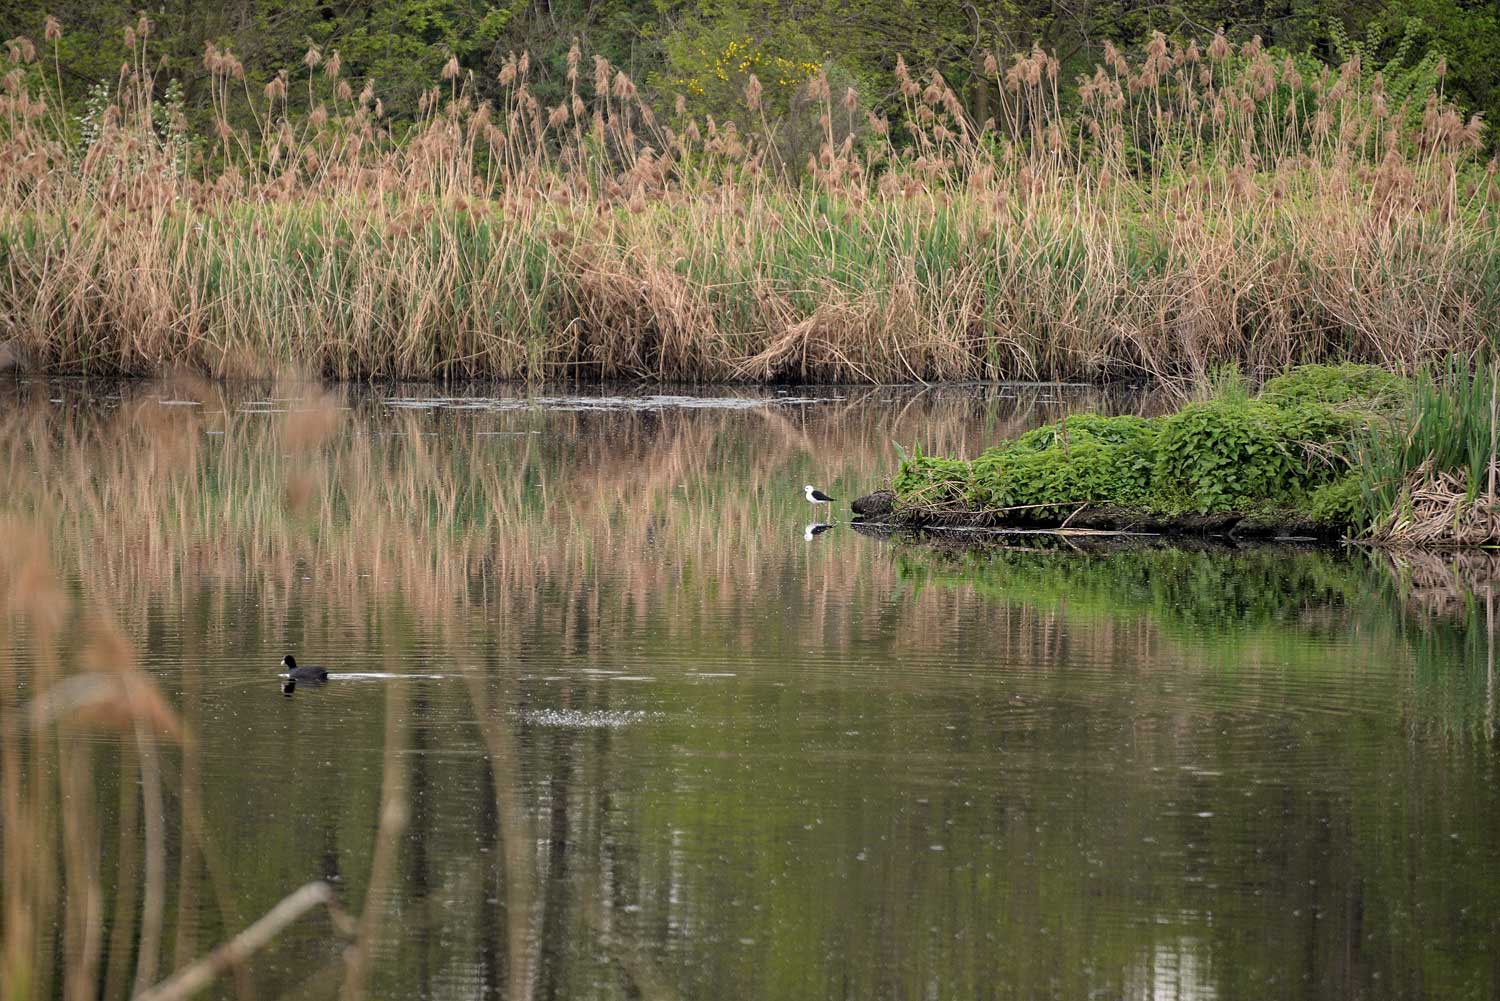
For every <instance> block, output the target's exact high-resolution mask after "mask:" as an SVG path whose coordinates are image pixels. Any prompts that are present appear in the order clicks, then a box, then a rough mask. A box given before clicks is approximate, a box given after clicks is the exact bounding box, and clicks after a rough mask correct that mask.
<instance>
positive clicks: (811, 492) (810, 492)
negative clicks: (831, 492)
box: [802, 483, 837, 504]
mask: <svg viewBox="0 0 1500 1001" xmlns="http://www.w3.org/2000/svg"><path fill="white" fill-rule="evenodd" d="M802 495H803V496H804V497H806V498H807V499H808V501H810V502H811V503H813V504H827V503H829V502H830V501H833V500H836V499H837V498H834V497H830V496H828V495H827V494H825V493H824V492H823V491H821V490H819V489H818V488H817V487H814V486H813V485H812V484H811V483H808V484H806V485H805V486H803V488H802Z"/></svg>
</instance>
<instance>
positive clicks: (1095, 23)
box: [0, 0, 1500, 145]
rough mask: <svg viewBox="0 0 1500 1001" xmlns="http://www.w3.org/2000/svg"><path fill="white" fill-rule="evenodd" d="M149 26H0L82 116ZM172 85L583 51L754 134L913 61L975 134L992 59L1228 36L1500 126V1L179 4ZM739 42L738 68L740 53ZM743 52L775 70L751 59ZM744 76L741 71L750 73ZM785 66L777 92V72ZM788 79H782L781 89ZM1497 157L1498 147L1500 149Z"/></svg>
mask: <svg viewBox="0 0 1500 1001" xmlns="http://www.w3.org/2000/svg"><path fill="white" fill-rule="evenodd" d="M139 12H140V11H139V9H138V8H137V7H136V6H134V5H132V4H130V3H128V2H122V0H102V2H96V0H18V2H14V3H10V4H6V5H4V9H3V10H0V37H3V38H12V37H15V36H18V35H26V36H28V37H31V38H33V39H34V40H36V41H37V42H39V43H40V42H41V41H42V34H43V19H44V18H45V17H46V15H48V14H51V15H53V16H55V17H56V18H58V19H59V21H61V23H62V25H63V28H64V34H63V37H62V39H61V42H60V60H59V62H60V65H61V70H60V75H61V76H62V83H63V87H64V90H65V92H66V94H67V96H68V99H69V101H70V102H72V107H75V108H76V107H79V106H81V103H82V101H83V98H84V96H85V95H86V93H87V92H88V90H89V88H90V87H92V86H96V85H97V84H99V83H101V82H104V83H108V82H111V81H113V80H114V78H115V75H116V73H117V72H118V69H119V67H120V64H121V63H122V61H123V60H124V59H125V56H126V50H125V47H124V44H123V39H122V28H123V27H124V25H126V24H128V23H133V22H134V21H135V19H136V16H137V15H138V14H139ZM146 13H147V15H148V16H149V17H150V19H151V21H152V23H153V35H152V53H153V56H155V57H157V58H159V59H160V60H161V66H160V73H159V80H158V86H159V87H160V88H161V89H162V91H163V92H165V88H166V86H167V82H168V81H169V80H171V79H173V78H176V79H180V80H181V82H182V86H183V88H184V93H185V97H186V102H187V108H188V110H189V113H190V114H194V113H196V114H197V116H198V117H200V118H204V117H206V113H205V112H204V110H203V109H204V108H205V106H206V105H207V102H208V100H209V98H208V93H207V76H206V71H205V70H204V69H203V67H202V63H201V59H202V54H203V49H204V45H205V44H206V43H208V42H213V43H214V44H216V45H218V46H219V47H221V48H224V47H228V48H229V49H231V50H232V51H233V52H234V53H235V54H236V55H237V56H238V57H239V58H240V60H241V61H242V62H243V63H244V65H245V67H246V69H247V71H248V73H249V75H250V77H251V79H250V81H249V82H250V86H251V87H252V88H254V87H255V86H256V84H257V83H262V82H264V80H265V79H267V78H269V77H270V76H271V75H274V73H275V72H276V71H277V70H279V69H282V68H288V67H299V66H300V60H301V58H302V55H303V53H304V52H305V51H306V50H307V48H308V47H309V46H318V47H319V48H320V49H322V50H323V51H324V52H331V51H333V50H338V51H339V53H340V56H341V58H342V60H343V65H344V68H345V76H346V78H350V79H354V80H357V81H360V82H363V81H364V80H370V81H372V82H373V83H374V85H375V88H376V91H377V92H378V93H379V95H380V96H381V97H382V99H383V100H384V102H385V106H386V109H387V110H388V111H389V112H390V113H392V114H394V115H397V116H401V115H410V114H413V113H415V110H416V104H417V100H418V98H419V96H420V94H421V93H422V92H423V90H424V89H426V88H428V87H430V86H431V85H432V84H433V83H435V82H436V80H437V77H438V72H439V69H440V68H441V66H442V65H443V64H444V63H445V62H446V61H447V60H448V58H449V57H450V56H455V55H456V56H457V57H458V60H459V63H460V65H461V66H462V67H463V68H464V69H465V70H466V71H469V72H472V73H473V76H474V85H475V88H476V90H477V91H478V92H479V94H480V95H481V96H484V95H485V94H486V93H487V92H490V91H492V90H493V89H494V88H496V86H497V85H496V82H495V77H496V74H497V73H498V71H499V68H500V65H501V63H502V61H503V60H504V58H505V57H506V55H507V54H508V53H510V52H520V51H522V50H525V51H529V52H530V53H531V56H532V60H533V65H534V66H537V67H538V73H537V76H538V77H539V80H538V82H537V84H536V93H537V96H538V98H540V99H543V100H548V99H555V98H556V96H557V95H559V94H561V93H562V92H563V90H564V86H565V85H564V79H563V76H564V72H565V70H564V62H563V60H564V54H565V53H566V51H567V49H568V47H569V46H570V45H571V44H572V40H573V38H574V37H578V38H579V39H580V40H581V41H582V42H583V44H584V47H585V50H586V51H589V52H597V53H599V54H601V55H603V56H605V57H606V58H608V59H609V60H610V61H611V63H613V64H614V65H616V66H619V67H621V68H623V69H624V70H625V71H626V72H627V73H629V74H630V76H631V77H632V78H633V79H634V80H635V81H636V82H637V84H638V85H641V86H643V87H645V88H647V90H648V93H650V94H651V95H652V96H653V97H655V98H658V99H659V100H660V101H661V103H662V105H663V107H665V106H667V105H668V104H669V103H670V102H671V101H672V100H673V99H674V98H675V96H676V94H677V93H682V94H683V95H684V97H686V98H688V100H689V103H690V107H691V109H692V110H693V111H694V112H698V113H710V114H715V115H718V116H720V117H725V116H732V115H739V116H743V115H744V113H745V111H746V109H745V108H744V107H743V104H742V97H741V95H742V88H743V82H744V77H745V76H746V75H747V74H748V73H749V72H752V71H756V70H759V72H757V75H758V76H759V77H760V78H761V80H762V84H763V85H765V86H766V88H767V102H766V103H767V106H768V109H770V110H771V111H772V112H773V113H774V111H775V110H776V109H777V108H778V107H784V106H785V105H786V103H787V102H788V100H790V99H791V98H790V92H791V90H793V89H794V87H793V86H792V84H790V83H788V84H781V83H779V81H780V80H790V79H792V75H790V74H788V73H787V72H785V70H786V68H787V67H789V66H790V67H796V66H800V65H805V64H808V63H816V64H819V65H822V66H825V67H826V68H828V70H829V72H830V78H831V79H832V80H834V82H835V84H840V83H842V84H844V85H848V86H854V87H856V88H858V89H859V90H860V91H861V93H862V94H863V95H864V97H865V98H866V99H867V100H873V101H875V102H877V103H878V102H880V101H882V100H890V101H894V100H895V98H896V97H897V95H898V93H899V92H898V89H897V85H896V82H895V76H894V71H895V66H896V59H897V57H898V56H901V57H904V58H905V60H906V61H907V63H908V64H909V65H911V66H913V67H917V68H923V69H926V68H934V69H938V70H940V71H941V72H942V73H943V75H944V77H945V78H947V79H948V80H949V81H950V83H951V84H952V85H953V86H954V88H955V90H956V91H958V92H959V93H960V94H961V96H962V98H963V100H964V101H965V103H966V104H967V106H968V110H969V112H970V114H971V115H973V117H974V118H975V119H976V120H978V121H982V120H983V119H984V118H985V117H987V113H988V110H989V108H990V107H991V102H992V100H993V96H994V95H993V94H992V93H991V88H992V87H993V83H985V82H984V81H983V74H982V73H981V72H979V70H980V68H981V66H982V63H983V59H984V56H985V53H987V52H1000V53H1005V52H1012V51H1018V50H1024V49H1027V48H1029V47H1030V46H1032V45H1033V44H1036V45H1040V46H1042V47H1043V48H1045V49H1048V50H1052V51H1055V52H1056V53H1057V55H1058V58H1059V59H1060V60H1061V62H1062V68H1063V77H1064V79H1071V78H1072V77H1074V76H1076V75H1079V74H1082V73H1086V72H1089V71H1090V70H1091V69H1092V67H1093V66H1094V64H1095V63H1096V62H1097V61H1098V60H1099V59H1100V57H1101V54H1102V51H1103V47H1104V45H1105V43H1112V44H1115V45H1117V46H1122V47H1126V48H1130V47H1135V46H1139V45H1141V44H1143V43H1144V41H1145V39H1147V38H1148V37H1149V35H1150V33H1151V32H1152V31H1157V30H1159V31H1163V32H1166V33H1167V34H1168V35H1169V36H1178V37H1186V36H1196V37H1204V36H1207V35H1210V34H1212V33H1213V31H1214V30H1215V29H1216V28H1218V27H1220V26H1224V27H1225V28H1226V29H1227V30H1228V32H1229V34H1230V36H1231V39H1232V40H1243V39H1247V38H1249V37H1250V36H1252V35H1259V36H1261V38H1262V40H1263V41H1264V42H1265V44H1267V45H1269V46H1273V47H1275V48H1277V49H1280V50H1284V51H1285V52H1287V53H1289V54H1293V55H1308V56H1313V57H1317V58H1320V59H1323V60H1325V61H1338V60H1340V59H1342V58H1344V57H1346V56H1348V55H1349V54H1351V53H1352V52H1354V51H1358V52H1359V53H1360V54H1361V56H1362V58H1363V59H1364V61H1365V63H1366V66H1367V67H1371V66H1373V67H1374V68H1377V69H1378V68H1384V69H1386V71H1387V76H1388V77H1390V78H1391V79H1390V80H1389V81H1388V82H1390V83H1392V84H1393V87H1394V88H1395V89H1397V90H1399V89H1400V83H1399V81H1400V79H1401V78H1402V77H1404V76H1409V75H1411V74H1412V73H1413V72H1414V71H1415V72H1416V73H1418V74H1420V75H1423V76H1427V75H1429V74H1430V73H1431V71H1432V70H1434V69H1435V68H1436V66H1437V64H1438V60H1439V59H1446V64H1447V76H1446V79H1445V80H1444V81H1443V86H1444V89H1445V90H1446V92H1447V94H1448V95H1449V96H1450V97H1452V98H1455V99H1456V100H1457V101H1458V102H1459V103H1460V104H1461V105H1462V106H1464V107H1465V108H1466V109H1467V110H1469V111H1474V112H1479V113H1482V114H1484V115H1485V117H1486V118H1487V119H1488V120H1490V121H1494V120H1495V118H1496V117H1497V113H1500V7H1497V5H1496V4H1495V3H1494V2H1493V0H1351V2H1337V3H1335V2H1334V0H1285V2H1277V3H1270V2H1256V0H1252V2H1229V0H1178V2H1172V3H1152V4H1145V3H1139V2H1131V0H1106V2H1082V0H1060V2H1048V3H1040V2H1036V0H975V2H962V3H951V2H947V0H748V2H743V3H729V2H725V0H391V2H382V3H353V2H347V0H346V2H333V0H286V2H280V3H272V2H266V0H223V2H217V0H216V2H213V3H205V2H203V0H166V2H163V3H159V4H155V5H153V6H151V7H150V8H149V9H148V10H147V11H146ZM731 42H733V43H737V48H736V50H735V53H733V54H730V56H729V57H726V51H727V50H728V46H729V45H730V44H731ZM746 52H750V53H753V54H755V56H756V57H758V59H759V60H760V62H759V63H757V62H755V61H754V60H749V61H747V60H746V59H745V58H744V55H745V53H746ZM742 65H743V66H745V68H742ZM768 67H774V68H775V69H776V72H775V73H774V74H772V73H769V72H767V68H768ZM773 76H774V77H775V78H776V79H773ZM1493 143H1494V139H1493V136H1492V137H1491V144H1492V145H1493Z"/></svg>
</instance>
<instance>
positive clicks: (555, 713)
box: [516, 709, 662, 730]
mask: <svg viewBox="0 0 1500 1001" xmlns="http://www.w3.org/2000/svg"><path fill="white" fill-rule="evenodd" d="M516 716H517V717H519V718H520V720H521V722H523V723H529V724H531V725H532V726H553V727H561V728H565V729H570V730H613V729H618V728H620V727H626V726H632V725H634V724H636V723H645V722H647V721H648V720H653V719H661V718H662V713H657V712H647V711H646V710H644V709H593V710H583V709H529V710H527V711H525V712H520V713H517V714H516Z"/></svg>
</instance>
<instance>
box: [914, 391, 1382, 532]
mask: <svg viewBox="0 0 1500 1001" xmlns="http://www.w3.org/2000/svg"><path fill="white" fill-rule="evenodd" d="M1406 395H1407V394H1406V390H1405V386H1404V382H1403V380H1401V379H1399V378H1398V377H1396V376H1394V375H1391V374H1389V373H1386V372H1384V371H1382V370H1380V369H1377V368H1373V367H1370V366H1358V365H1340V366H1304V367H1302V368H1298V369H1295V370H1293V371H1292V372H1290V373H1288V374H1286V375H1283V376H1280V377H1278V378H1276V379H1272V380H1271V381H1270V382H1268V383H1267V384H1266V386H1265V388H1264V389H1263V390H1262V392H1261V393H1260V394H1258V395H1256V396H1254V397H1251V396H1249V395H1247V394H1246V393H1245V391H1244V390H1243V388H1242V387H1241V386H1240V385H1239V384H1238V383H1237V382H1234V381H1231V382H1230V383H1228V384H1227V385H1222V386H1220V387H1219V391H1218V392H1217V393H1216V395H1215V397H1214V398H1213V399H1211V400H1208V401H1206V402H1201V403H1194V404H1190V405H1188V406H1186V407H1183V408H1182V409H1181V410H1179V411H1177V412H1176V413H1173V414H1169V415H1166V416H1163V417H1157V418H1142V417H1134V416H1121V417H1101V416H1096V415H1079V416H1074V417H1069V418H1066V419H1065V420H1062V421H1059V422H1057V423H1056V424H1051V425H1048V426H1046V427H1042V428H1038V429H1037V430H1035V431H1031V432H1028V433H1027V434H1024V435H1021V436H1020V437H1019V438H1016V439H1015V440H1013V441H1007V442H1004V443H1002V444H1000V445H996V446H994V447H992V448H989V449H987V450H986V451H984V452H983V453H982V454H980V456H979V457H978V458H976V459H974V460H973V461H971V462H962V461H956V460H951V459H943V458H936V457H931V456H922V455H920V454H917V455H915V456H912V457H910V458H908V459H906V461H904V462H902V464H901V468H900V470H899V472H898V473H897V475H896V479H895V482H894V488H895V493H896V497H897V502H898V512H899V513H900V515H901V517H902V518H903V520H906V521H909V522H912V523H921V522H924V521H927V522H939V523H942V522H946V523H950V524H952V523H956V522H957V523H964V522H972V523H976V524H1039V525H1058V524H1064V523H1066V524H1071V525H1073V526H1075V527H1101V528H1113V527H1125V528H1129V527H1148V528H1151V529H1156V530H1163V529H1164V530H1176V531H1182V532H1195V531H1196V532H1221V531H1229V530H1235V529H1238V530H1242V531H1252V530H1258V531H1260V532H1262V533H1270V534H1275V533H1276V531H1277V530H1278V529H1281V530H1286V529H1290V530H1293V531H1313V532H1317V533H1322V534H1330V535H1337V534H1339V533H1340V532H1341V531H1343V530H1345V529H1347V528H1349V527H1351V526H1354V527H1362V519H1363V518H1364V511H1363V506H1362V504H1361V497H1362V495H1361V487H1360V483H1359V480H1358V477H1357V476H1356V475H1355V466H1356V462H1355V456H1356V453H1357V451H1358V444H1359V442H1360V441H1361V440H1362V439H1363V438H1365V437H1367V436H1368V435H1369V433H1370V432H1371V431H1372V430H1374V429H1376V428H1378V427H1380V426H1382V425H1384V424H1385V423H1387V422H1388V419H1389V414H1390V413H1391V412H1392V411H1393V410H1394V409H1395V408H1397V407H1399V406H1400V404H1401V402H1402V400H1403V399H1404V398H1405V396H1406Z"/></svg>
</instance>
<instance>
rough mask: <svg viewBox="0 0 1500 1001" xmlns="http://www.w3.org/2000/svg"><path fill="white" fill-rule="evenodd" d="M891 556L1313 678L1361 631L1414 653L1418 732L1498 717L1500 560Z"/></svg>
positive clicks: (913, 548) (1375, 643) (1224, 661)
mask: <svg viewBox="0 0 1500 1001" xmlns="http://www.w3.org/2000/svg"><path fill="white" fill-rule="evenodd" d="M895 561H896V568H897V573H898V575H899V576H900V578H901V579H902V580H903V581H906V582H908V583H909V584H910V585H911V586H912V589H913V590H914V591H915V592H920V591H922V590H923V589H925V588H929V587H940V588H949V589H955V590H969V591H972V592H974V593H975V594H978V595H982V596H983V597H985V598H989V599H994V600H997V601H1004V602H1008V603H1012V604H1016V605H1023V606H1027V607H1031V608H1035V609H1040V610H1046V611H1050V612H1055V613H1058V614H1060V615H1062V616H1064V617H1065V618H1066V619H1067V620H1069V621H1073V622H1076V623H1079V624H1081V625H1088V626H1095V625H1099V624H1103V623H1109V622H1122V621H1134V622H1139V623H1142V624H1146V625H1148V626H1149V627H1150V628H1151V629H1152V630H1153V632H1154V633H1156V634H1158V635H1160V636H1162V637H1163V638H1165V639H1167V640H1169V641H1171V642H1173V643H1174V644H1190V645H1192V646H1193V647H1194V648H1195V649H1197V650H1199V651H1201V652H1202V653H1203V654H1204V656H1205V660H1206V662H1207V663H1209V664H1211V665H1213V666H1214V667H1215V668H1222V669H1224V670H1229V671H1238V670H1245V669H1248V668H1251V667H1260V666H1264V665H1267V664H1274V665H1277V666H1279V667H1283V668H1294V669H1297V670H1299V671H1302V672H1306V673H1307V674H1309V675H1310V676H1315V675H1316V674H1317V673H1318V672H1319V670H1320V669H1321V668H1323V667H1325V666H1326V664H1325V651H1324V649H1323V647H1322V646H1320V645H1319V643H1320V641H1323V640H1326V639H1328V638H1330V637H1337V636H1350V635H1356V636H1361V637H1364V638H1366V640H1367V641H1368V643H1369V648H1370V649H1371V650H1372V651H1379V656H1381V657H1382V658H1383V659H1386V660H1390V661H1397V662H1400V661H1409V662H1410V664H1411V667H1412V671H1413V680H1414V682H1415V684H1414V686H1413V687H1412V689H1410V695H1409V698H1410V699H1411V702H1410V704H1409V708H1410V710H1411V711H1413V713H1414V714H1415V716H1414V722H1419V723H1421V725H1422V727H1423V728H1424V729H1428V728H1434V727H1435V728H1436V729H1438V730H1440V731H1443V732H1449V733H1454V732H1458V731H1465V732H1476V731H1477V730H1478V729H1480V728H1483V727H1485V726H1492V725H1493V722H1494V721H1493V707H1494V685H1495V683H1496V679H1495V677H1494V675H1493V671H1492V668H1491V665H1492V664H1493V657H1494V654H1495V651H1494V638H1493V631H1492V630H1491V629H1489V628H1487V625H1488V623H1489V620H1490V617H1491V613H1492V610H1491V609H1490V608H1489V607H1488V606H1487V605H1486V599H1485V595H1486V594H1487V593H1488V591H1489V589H1490V588H1491V587H1492V586H1493V584H1494V581H1495V577H1496V574H1497V572H1500V560H1493V559H1490V558H1488V557H1482V558H1466V559H1463V560H1461V561H1459V560H1454V559H1445V558H1441V557H1432V558H1430V559H1426V560H1423V559H1420V558H1419V559H1418V560H1417V561H1416V562H1411V561H1409V560H1406V559H1403V560H1401V561H1399V562H1396V561H1392V560H1391V559H1390V558H1389V557H1387V556H1386V555H1385V554H1384V553H1381V552H1379V551H1372V550H1363V549H1356V548H1349V549H1334V548H1324V547H1297V546H1285V545H1264V546H1246V547H1240V548H1231V547H1227V546H1225V547H1207V548H1196V549H1194V548H1184V547H1180V546H1162V545H1143V544H1115V545H1110V546H1108V547H1106V548H1100V549H1096V550H1093V551H1081V550H1078V549H1076V548H1072V547H1070V548H1066V549H1065V548H1050V547H1049V548H1040V547H1039V548H1036V549H1032V550H1029V551H1023V550H1019V549H1015V548H983V547H980V548H969V549H967V550H951V549H950V550H945V549H936V548H932V547H928V546H920V545H907V546H902V547H901V548H900V549H899V550H898V551H897V553H896V556H895ZM1497 604H1500V602H1497Z"/></svg>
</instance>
